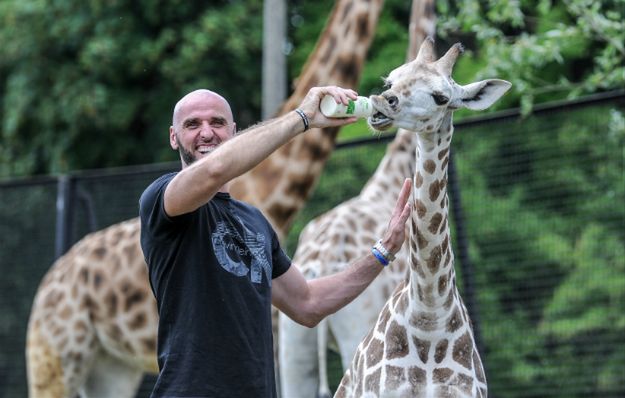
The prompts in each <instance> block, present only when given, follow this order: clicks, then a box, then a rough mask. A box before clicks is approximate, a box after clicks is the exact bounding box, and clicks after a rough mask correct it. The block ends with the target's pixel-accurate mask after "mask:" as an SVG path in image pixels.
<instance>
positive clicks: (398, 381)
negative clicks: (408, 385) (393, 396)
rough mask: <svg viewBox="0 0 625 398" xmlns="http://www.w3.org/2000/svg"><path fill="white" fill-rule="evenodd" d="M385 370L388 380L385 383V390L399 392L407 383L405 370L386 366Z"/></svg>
mask: <svg viewBox="0 0 625 398" xmlns="http://www.w3.org/2000/svg"><path fill="white" fill-rule="evenodd" d="M384 370H385V371H386V380H385V382H384V388H385V389H386V390H397V388H399V386H401V385H402V384H404V383H405V382H406V373H405V372H404V368H400V367H398V366H391V365H386V368H385V369H384Z"/></svg>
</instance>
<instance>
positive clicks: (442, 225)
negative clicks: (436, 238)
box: [438, 215, 447, 234]
mask: <svg viewBox="0 0 625 398" xmlns="http://www.w3.org/2000/svg"><path fill="white" fill-rule="evenodd" d="M446 228H447V215H445V218H444V219H443V222H442V223H441V229H439V230H438V233H439V234H442V233H443V231H445V229H446Z"/></svg>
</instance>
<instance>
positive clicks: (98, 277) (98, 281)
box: [93, 271, 104, 290]
mask: <svg viewBox="0 0 625 398" xmlns="http://www.w3.org/2000/svg"><path fill="white" fill-rule="evenodd" d="M103 280H104V276H103V275H102V272H99V271H96V272H95V273H94V274H93V287H94V288H95V290H99V289H100V286H101V285H102V281H103Z"/></svg>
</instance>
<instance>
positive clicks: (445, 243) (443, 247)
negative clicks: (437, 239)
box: [441, 236, 449, 253]
mask: <svg viewBox="0 0 625 398" xmlns="http://www.w3.org/2000/svg"><path fill="white" fill-rule="evenodd" d="M448 249H449V236H445V239H443V243H441V252H442V253H447V250H448Z"/></svg>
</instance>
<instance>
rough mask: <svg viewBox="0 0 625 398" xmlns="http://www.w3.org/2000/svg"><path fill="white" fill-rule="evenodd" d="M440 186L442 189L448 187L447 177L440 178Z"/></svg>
mask: <svg viewBox="0 0 625 398" xmlns="http://www.w3.org/2000/svg"><path fill="white" fill-rule="evenodd" d="M438 187H439V188H440V190H441V191H442V190H444V189H446V188H447V177H443V178H441V179H440V180H438Z"/></svg>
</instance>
